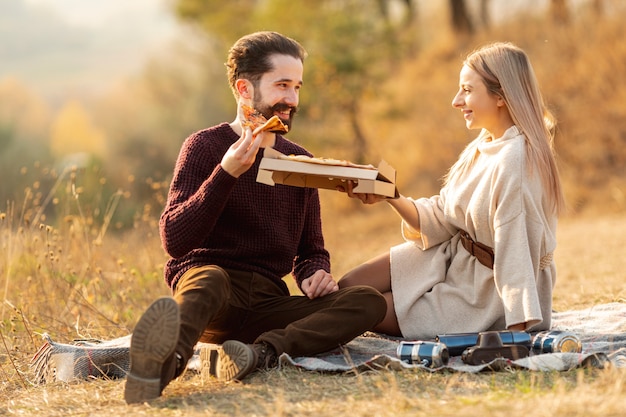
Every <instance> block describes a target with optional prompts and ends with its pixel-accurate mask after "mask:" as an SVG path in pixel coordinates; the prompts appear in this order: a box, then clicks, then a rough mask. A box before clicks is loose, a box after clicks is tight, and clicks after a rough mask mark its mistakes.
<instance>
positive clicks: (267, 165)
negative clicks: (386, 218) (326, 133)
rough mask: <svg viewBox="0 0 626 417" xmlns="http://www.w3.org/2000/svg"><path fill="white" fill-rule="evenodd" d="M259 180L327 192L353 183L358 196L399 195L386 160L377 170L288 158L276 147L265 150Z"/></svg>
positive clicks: (341, 162)
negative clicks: (349, 182)
mask: <svg viewBox="0 0 626 417" xmlns="http://www.w3.org/2000/svg"><path fill="white" fill-rule="evenodd" d="M256 180H257V182H260V183H263V184H268V185H275V184H284V185H293V186H296V187H308V188H324V189H328V190H336V189H337V186H339V185H344V184H345V182H346V181H349V180H351V181H355V182H356V183H357V185H356V187H354V189H353V191H354V192H355V193H367V194H378V195H381V196H385V197H395V196H396V170H395V169H394V168H393V167H392V166H391V165H389V164H388V163H386V162H385V161H381V162H380V164H379V165H378V167H374V166H372V165H357V164H353V163H351V162H348V161H338V160H333V159H324V158H308V157H306V156H302V155H298V156H296V157H293V156H286V155H284V154H282V153H280V152H278V151H277V150H275V149H273V148H265V151H264V155H263V159H261V165H260V166H259V173H258V174H257V178H256Z"/></svg>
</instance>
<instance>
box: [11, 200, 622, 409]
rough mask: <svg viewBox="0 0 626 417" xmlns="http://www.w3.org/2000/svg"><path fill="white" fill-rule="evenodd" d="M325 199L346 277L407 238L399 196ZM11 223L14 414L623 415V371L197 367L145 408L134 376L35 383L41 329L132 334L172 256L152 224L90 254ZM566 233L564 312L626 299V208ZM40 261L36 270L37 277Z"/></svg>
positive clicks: (65, 336) (77, 243)
mask: <svg viewBox="0 0 626 417" xmlns="http://www.w3.org/2000/svg"><path fill="white" fill-rule="evenodd" d="M323 203H324V207H325V208H326V209H325V212H324V216H325V219H326V226H325V229H326V235H327V241H328V246H329V249H330V250H331V252H332V253H334V255H335V256H334V263H335V275H337V276H340V275H341V274H342V273H343V272H345V271H347V270H348V269H349V268H351V267H352V266H354V265H356V264H358V263H359V262H362V261H364V260H366V259H368V258H369V257H371V256H374V255H376V254H378V252H380V251H381V250H385V249H386V248H388V246H389V245H392V244H394V243H396V242H398V241H399V240H398V239H399V234H398V219H397V216H396V215H395V214H394V213H393V212H392V210H391V209H390V208H389V207H386V206H385V204H381V205H378V206H373V207H365V208H363V207H360V206H353V205H352V202H349V201H348V202H346V200H344V199H337V195H335V194H334V193H330V192H328V193H326V192H325V193H323ZM331 210H333V213H334V214H333V216H332V217H331V216H330V213H331ZM336 213H341V216H337V215H336ZM7 223H8V221H7V218H6V216H5V217H4V218H3V219H2V226H1V227H0V232H1V233H0V236H1V238H2V245H3V250H6V249H10V250H6V251H5V252H4V253H7V254H9V256H7V257H3V259H2V260H1V262H0V272H2V273H3V276H5V277H7V278H8V279H7V281H6V282H5V299H6V300H7V303H5V304H4V312H3V321H2V339H3V343H4V347H3V349H2V354H1V355H0V360H1V368H0V375H2V385H1V386H0V414H7V415H41V416H67V415H74V416H81V415H85V416H87V415H89V416H100V415H109V414H119V415H155V416H156V415H159V416H160V415H163V416H166V415H167V416H170V415H171V416H179V415H185V416H195V415H198V416H199V415H216V416H222V415H223V416H227V415H228V416H233V415H235V416H248V415H255V416H294V415H298V416H307V415H309V416H321V415H350V416H403V415H407V416H408V415H411V416H420V415H459V414H465V415H479V414H480V415H485V414H488V415H494V416H498V415H508V416H522V415H527V414H530V413H532V414H533V415H539V416H552V415H564V414H566V415H570V416H582V415H585V416H586V415H602V416H611V415H615V416H617V415H621V413H622V410H623V409H624V407H626V395H624V394H626V392H625V391H626V385H625V382H626V374H625V373H624V371H623V369H621V370H620V369H608V370H588V369H580V370H573V371H569V372H562V373H537V372H527V371H511V372H501V373H495V374H491V373H486V374H480V375H467V374H454V373H443V374H429V373H426V372H421V371H404V372H387V371H378V372H369V373H364V374H359V375H354V374H350V375H323V374H318V373H313V372H301V371H298V370H294V369H283V370H273V371H269V372H264V373H259V374H257V375H254V376H252V377H251V378H249V379H248V380H246V382H245V383H228V384H223V383H219V382H217V381H215V380H202V378H201V377H200V376H199V375H196V374H192V373H188V374H187V375H185V376H184V377H183V378H181V379H179V380H177V381H174V382H173V383H172V384H171V385H170V386H169V387H168V388H167V390H166V391H165V395H164V396H163V397H162V398H160V399H158V400H157V401H154V402H153V403H151V404H150V405H137V406H131V407H129V406H127V405H126V404H125V403H124V401H123V395H122V394H123V387H124V382H123V381H107V380H92V381H84V382H73V383H61V382H57V383H51V384H47V385H42V386H35V385H32V384H31V383H30V382H29V379H30V378H32V373H31V372H30V370H29V369H28V361H29V360H30V357H31V356H32V354H33V353H34V351H35V349H36V348H37V347H38V346H39V344H40V339H39V338H38V336H37V334H36V333H37V332H41V331H47V332H50V333H51V334H52V335H53V336H54V337H55V338H56V339H57V340H60V341H69V340H71V339H73V338H77V337H86V336H87V337H100V338H107V337H113V336H120V335H123V334H126V333H127V332H128V331H129V329H131V328H132V325H133V324H134V322H135V321H136V319H137V318H138V315H139V314H140V313H141V311H142V309H143V308H145V306H146V305H148V304H149V302H150V301H151V300H152V299H153V298H154V297H156V296H158V295H161V294H164V293H166V291H165V289H164V285H163V283H162V282H161V277H160V271H161V262H162V261H163V260H164V259H165V257H164V256H161V255H157V254H161V253H162V252H160V249H159V248H158V245H159V244H158V238H157V237H156V236H153V235H152V236H150V237H149V238H148V239H145V238H144V236H145V233H146V229H143V228H140V229H138V230H136V231H134V232H132V233H130V234H128V235H127V236H124V237H123V238H118V237H114V236H110V237H107V238H106V239H104V242H103V246H94V245H89V246H90V249H89V250H88V251H86V250H85V244H87V243H86V242H85V239H84V235H83V234H81V233H72V232H71V231H70V230H69V229H68V230H67V231H65V232H64V233H60V231H57V230H55V229H52V228H50V227H48V228H46V227H43V228H41V229H40V228H35V229H24V228H22V229H19V230H18V232H17V233H15V232H12V231H11V230H10V229H9V228H8V227H7ZM52 236H54V238H52ZM558 238H559V248H558V252H557V262H558V265H559V272H560V275H559V282H558V284H557V288H556V292H555V307H556V308H557V309H559V310H566V309H572V308H579V307H580V308H583V307H588V306H591V305H594V304H598V303H605V302H610V301H616V300H621V301H623V300H624V296H625V290H626V288H625V287H624V283H623V272H622V271H624V270H625V269H626V260H625V259H624V257H623V256H622V253H623V250H622V248H623V247H624V246H625V245H626V216H624V215H612V216H609V217H579V218H576V217H573V218H565V219H564V220H563V221H562V222H561V225H560V229H559V235H558ZM58 248H63V250H62V251H61V252H59V249H58ZM39 252H41V253H39ZM50 252H52V253H53V254H54V253H56V255H53V254H51V253H50ZM86 253H89V256H85V254H86ZM105 254H106V255H105ZM51 257H52V260H51V259H50V258H51ZM57 258H58V259H57ZM70 260H71V261H70ZM38 262H39V263H38ZM28 268H32V270H30V275H24V273H26V274H28V273H29V272H28V271H29V270H28ZM81 271H82V272H81ZM90 271H91V272H90ZM140 271H141V272H140ZM29 277H30V278H29ZM35 277H36V278H35ZM11 305H12V306H14V308H13V307H11ZM18 370H19V372H18Z"/></svg>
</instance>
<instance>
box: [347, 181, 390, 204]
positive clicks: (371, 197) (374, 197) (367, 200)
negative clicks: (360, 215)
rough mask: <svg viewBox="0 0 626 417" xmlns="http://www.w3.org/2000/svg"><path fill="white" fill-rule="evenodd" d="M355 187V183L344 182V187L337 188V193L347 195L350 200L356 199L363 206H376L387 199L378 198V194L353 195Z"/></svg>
mask: <svg viewBox="0 0 626 417" xmlns="http://www.w3.org/2000/svg"><path fill="white" fill-rule="evenodd" d="M355 186H356V183H355V182H354V181H346V182H345V185H340V186H338V187H337V191H341V192H344V193H346V194H348V197H350V198H358V199H359V200H361V202H363V204H376V203H380V202H381V201H385V200H387V199H388V198H387V197H384V196H380V195H378V194H364V193H355V192H353V191H352V190H353V189H354V187H355Z"/></svg>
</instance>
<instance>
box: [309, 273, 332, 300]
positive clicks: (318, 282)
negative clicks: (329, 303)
mask: <svg viewBox="0 0 626 417" xmlns="http://www.w3.org/2000/svg"><path fill="white" fill-rule="evenodd" d="M300 288H302V292H303V293H304V294H305V295H306V296H307V297H309V298H310V299H311V300H312V299H314V298H317V297H323V296H324V295H327V294H330V293H331V292H335V291H337V290H338V289H339V286H338V285H337V283H336V282H335V279H334V278H333V276H332V275H331V274H329V273H328V272H326V271H324V270H322V269H320V270H318V271H316V272H315V273H314V274H313V275H311V276H310V277H308V278H305V279H304V280H302V285H301V286H300Z"/></svg>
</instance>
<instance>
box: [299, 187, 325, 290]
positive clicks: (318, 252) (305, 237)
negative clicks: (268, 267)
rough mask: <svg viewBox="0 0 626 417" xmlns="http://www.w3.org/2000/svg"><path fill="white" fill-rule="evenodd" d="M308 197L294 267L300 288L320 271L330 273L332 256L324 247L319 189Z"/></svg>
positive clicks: (312, 190) (313, 190) (312, 191)
mask: <svg viewBox="0 0 626 417" xmlns="http://www.w3.org/2000/svg"><path fill="white" fill-rule="evenodd" d="M308 195H309V199H308V202H307V205H306V207H307V215H306V218H305V223H304V228H303V230H302V237H301V239H300V245H299V247H298V253H297V256H296V258H295V259H294V267H293V274H294V277H295V279H296V282H297V283H298V287H300V285H301V284H302V281H303V280H304V279H306V278H308V277H310V276H311V275H313V274H314V273H315V272H316V271H318V270H320V269H322V270H324V271H326V272H329V273H330V255H329V253H328V251H327V250H326V249H325V247H324V236H323V234H322V220H321V213H320V202H319V194H318V191H317V189H311V190H310V192H309V193H308Z"/></svg>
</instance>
